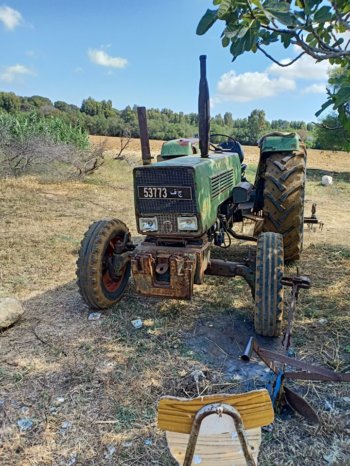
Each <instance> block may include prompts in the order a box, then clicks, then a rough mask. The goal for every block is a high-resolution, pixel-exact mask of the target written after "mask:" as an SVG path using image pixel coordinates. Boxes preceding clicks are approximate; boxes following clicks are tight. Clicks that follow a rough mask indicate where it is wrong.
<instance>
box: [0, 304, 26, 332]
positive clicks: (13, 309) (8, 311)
mask: <svg viewBox="0 0 350 466" xmlns="http://www.w3.org/2000/svg"><path fill="white" fill-rule="evenodd" d="M23 312H24V309H23V307H22V304H21V303H20V301H18V299H16V298H0V328H7V327H9V326H10V325H12V324H13V323H15V322H16V321H17V320H18V319H19V318H20V317H21V315H22V314H23Z"/></svg>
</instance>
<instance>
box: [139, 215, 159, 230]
mask: <svg viewBox="0 0 350 466" xmlns="http://www.w3.org/2000/svg"><path fill="white" fill-rule="evenodd" d="M139 226H140V230H141V231H157V230H158V221H157V217H147V218H146V217H141V218H139Z"/></svg>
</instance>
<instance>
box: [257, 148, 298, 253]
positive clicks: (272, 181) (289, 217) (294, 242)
mask: <svg viewBox="0 0 350 466" xmlns="http://www.w3.org/2000/svg"><path fill="white" fill-rule="evenodd" d="M262 178H263V182H264V191H263V199H264V206H263V217H264V220H263V222H258V224H257V227H256V230H255V236H257V234H258V233H260V232H261V231H263V232H264V231H265V232H267V231H271V232H275V233H281V234H282V235H283V243H284V259H285V260H286V261H291V260H297V259H300V255H301V252H302V249H303V233H304V197H305V180H306V151H304V150H301V151H295V152H281V153H279V152H276V153H272V154H270V155H269V156H268V157H267V159H266V165H265V169H264V171H263V174H262ZM261 223H262V225H261Z"/></svg>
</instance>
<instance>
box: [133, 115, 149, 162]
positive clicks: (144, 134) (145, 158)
mask: <svg viewBox="0 0 350 466" xmlns="http://www.w3.org/2000/svg"><path fill="white" fill-rule="evenodd" d="M137 117H138V120H139V130H140V142H141V153H142V165H151V163H152V156H151V149H150V146H149V135H148V127H147V115H146V108H145V107H137Z"/></svg>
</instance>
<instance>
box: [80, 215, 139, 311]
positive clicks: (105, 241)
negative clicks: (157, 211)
mask: <svg viewBox="0 0 350 466" xmlns="http://www.w3.org/2000/svg"><path fill="white" fill-rule="evenodd" d="M128 234H129V230H128V228H127V226H126V225H125V224H124V223H123V222H121V221H120V220H117V219H108V220H100V221H97V222H95V223H93V224H92V225H91V226H90V228H89V229H88V231H87V232H86V233H85V236H84V239H83V240H82V242H81V247H80V251H79V257H78V261H77V277H78V287H79V292H80V294H81V296H82V297H83V299H84V301H85V302H86V304H87V305H88V306H89V307H91V308H93V309H107V308H109V307H111V306H113V304H115V303H117V302H118V301H119V300H120V299H121V298H122V296H123V294H124V291H125V288H126V285H127V284H128V280H129V277H130V262H128V263H127V264H126V265H125V266H124V267H123V269H122V270H121V272H120V275H118V276H116V275H115V274H114V273H113V271H112V268H111V260H112V258H113V254H114V252H115V248H116V246H121V245H122V243H123V242H124V239H125V235H128Z"/></svg>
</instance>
